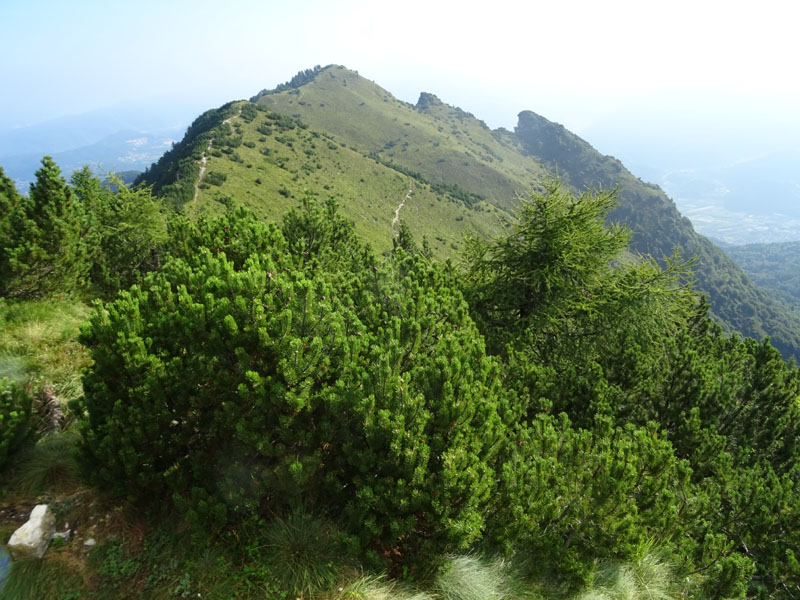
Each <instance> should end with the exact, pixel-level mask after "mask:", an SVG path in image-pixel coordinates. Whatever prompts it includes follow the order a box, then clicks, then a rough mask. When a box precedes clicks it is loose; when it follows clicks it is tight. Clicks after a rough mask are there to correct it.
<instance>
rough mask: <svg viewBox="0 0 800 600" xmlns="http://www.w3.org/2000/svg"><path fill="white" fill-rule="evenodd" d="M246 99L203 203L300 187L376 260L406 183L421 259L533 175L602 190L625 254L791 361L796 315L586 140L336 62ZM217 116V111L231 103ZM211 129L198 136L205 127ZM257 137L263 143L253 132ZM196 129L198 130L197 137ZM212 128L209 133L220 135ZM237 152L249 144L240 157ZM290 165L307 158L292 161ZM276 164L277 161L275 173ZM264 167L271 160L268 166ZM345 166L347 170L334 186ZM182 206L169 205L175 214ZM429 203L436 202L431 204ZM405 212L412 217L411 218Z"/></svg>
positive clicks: (271, 207)
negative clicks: (613, 201) (679, 264)
mask: <svg viewBox="0 0 800 600" xmlns="http://www.w3.org/2000/svg"><path fill="white" fill-rule="evenodd" d="M293 82H294V83H293ZM253 100H255V102H254V103H250V102H245V103H244V104H242V106H248V105H249V106H253V107H254V108H253V109H252V110H253V114H252V118H251V119H250V120H249V121H248V122H247V123H244V122H243V120H239V121H238V122H237V121H234V122H233V125H234V126H233V127H232V128H231V129H230V131H228V132H227V133H226V134H225V135H231V136H233V138H234V141H235V140H237V139H238V140H239V145H238V146H236V147H235V148H228V149H227V150H230V153H228V158H230V156H231V155H232V154H236V156H238V157H239V158H240V159H241V162H238V161H236V160H232V161H231V160H226V159H225V158H224V157H223V156H222V155H220V156H216V157H213V158H211V160H210V162H209V172H211V171H214V170H215V167H214V165H215V164H216V165H218V166H219V167H220V169H222V171H224V173H223V174H224V175H225V181H224V182H223V183H221V185H219V186H217V187H219V188H220V189H219V190H216V189H215V190H213V192H214V193H216V194H217V195H221V194H222V193H223V192H225V190H229V191H230V192H231V193H232V194H233V195H232V197H233V198H235V199H236V201H241V202H244V203H245V204H248V205H249V206H251V207H252V208H255V209H257V210H258V211H259V212H260V213H261V214H263V215H265V216H272V217H274V218H277V217H279V216H280V215H279V211H285V210H288V208H290V207H291V206H292V203H291V202H289V200H294V205H296V203H297V199H298V197H299V195H300V194H302V193H303V190H304V188H308V189H310V190H311V193H312V194H317V195H325V194H326V193H327V192H329V191H333V192H334V194H333V195H338V197H339V199H340V202H341V204H342V208H343V212H344V213H345V214H346V215H347V216H348V217H349V218H352V219H353V220H354V222H356V228H357V230H359V233H360V234H362V235H363V236H365V237H366V238H367V239H368V240H369V241H370V242H371V243H373V244H375V245H376V248H377V249H378V250H383V249H386V248H387V247H389V246H390V240H391V237H392V235H393V231H392V228H391V222H392V217H393V216H394V208H395V207H396V206H397V205H398V204H399V203H400V201H401V199H402V198H403V197H405V196H406V193H407V191H408V189H409V188H408V186H409V185H414V186H418V187H417V189H416V191H415V195H416V197H417V199H418V200H420V201H419V202H417V203H415V202H410V203H409V206H407V207H404V209H403V210H404V211H405V213H404V214H401V215H400V217H401V218H403V219H408V220H409V222H408V225H409V227H410V229H411V230H412V231H414V233H415V234H422V236H424V237H425V238H426V239H427V240H428V241H430V240H433V239H435V240H436V241H437V244H436V247H435V248H434V249H433V250H434V254H436V255H438V256H442V257H447V256H452V255H453V251H456V250H457V249H458V248H459V247H460V244H459V240H458V239H457V238H458V236H459V235H463V234H464V233H465V232H466V231H468V230H469V229H472V230H475V231H477V232H478V233H479V235H492V233H493V232H497V231H499V230H500V229H501V228H502V227H504V225H503V223H507V222H508V220H509V219H511V218H513V216H512V215H513V212H514V210H515V208H516V206H517V203H518V200H517V199H518V197H519V196H521V195H524V194H527V193H528V192H529V191H530V190H532V189H536V187H537V184H538V182H539V181H541V180H542V179H543V178H546V177H549V176H553V175H557V176H558V177H559V178H561V179H562V180H563V181H564V182H565V183H566V184H568V185H569V186H570V187H571V188H573V189H574V190H575V191H576V192H581V191H584V190H585V189H587V188H599V187H602V188H614V187H616V188H617V190H618V196H619V205H618V207H617V208H616V209H615V210H614V211H613V212H612V214H611V219H612V220H614V221H619V222H621V223H624V224H625V225H627V226H628V227H629V228H630V229H631V231H632V240H631V246H630V247H631V249H632V250H633V251H635V252H638V253H640V254H643V255H650V256H653V257H655V258H656V259H658V260H662V261H663V260H665V259H666V257H668V256H670V255H672V254H673V251H674V250H675V249H676V248H677V249H678V250H679V252H680V254H681V255H682V256H683V257H684V258H690V257H692V256H696V257H697V259H698V267H697V272H696V278H697V288H698V289H699V290H700V291H703V292H705V293H706V294H708V296H709V300H710V303H711V306H712V311H713V313H714V315H715V316H716V318H717V319H718V320H719V321H720V322H721V323H722V324H723V326H724V327H726V329H727V330H729V331H738V332H741V333H742V334H743V335H745V336H748V337H755V338H757V339H760V338H762V337H764V336H766V335H770V336H771V338H772V343H773V344H774V345H775V346H776V347H778V348H779V349H780V350H781V352H782V353H783V354H784V356H785V357H791V356H795V357H797V356H800V316H798V314H797V313H794V312H792V311H791V309H790V308H789V307H788V306H786V304H785V303H782V302H780V301H778V300H775V299H773V298H771V297H770V296H769V295H768V294H766V293H765V292H764V291H763V290H761V289H760V288H758V287H757V286H756V285H755V284H753V283H752V281H750V280H749V278H748V277H747V276H746V275H745V273H744V272H743V271H742V270H741V269H739V268H738V267H737V266H736V265H735V264H734V263H733V261H731V260H730V259H729V258H728V257H727V256H726V255H725V254H724V253H723V252H722V251H721V250H719V249H718V248H716V247H715V246H714V245H713V244H711V242H710V241H708V240H707V239H706V238H704V237H703V236H700V235H699V234H698V233H697V232H695V231H694V229H693V227H692V225H691V223H690V222H689V221H688V219H686V218H685V217H683V216H682V215H681V214H680V213H679V211H678V210H677V207H676V206H675V204H674V202H672V200H670V199H669V198H668V197H667V195H666V194H665V193H664V192H663V190H661V189H660V188H659V187H658V186H657V185H653V184H649V183H645V182H643V181H642V180H641V179H639V178H637V177H636V176H634V175H633V174H632V173H631V172H630V171H628V170H627V169H626V168H625V167H624V165H623V164H622V163H621V162H620V161H619V160H617V159H615V158H614V157H611V156H604V155H602V154H600V153H599V152H597V151H596V150H595V149H594V148H593V147H592V146H591V145H590V144H589V143H588V142H587V141H586V140H583V139H582V138H580V137H579V136H577V135H575V134H572V133H571V132H569V131H568V130H567V129H566V128H564V127H563V126H562V125H559V124H557V123H554V122H551V121H549V120H547V119H546V118H545V117H543V116H541V115H537V114H536V113H534V112H532V111H522V112H521V113H520V115H519V121H518V124H517V127H516V128H515V130H514V131H513V132H511V131H508V130H506V129H502V128H500V129H496V130H492V129H490V128H489V127H488V126H486V124H485V123H484V122H483V121H480V120H479V119H478V118H476V117H475V116H474V115H472V114H470V113H468V112H466V111H463V110H462V109H460V108H458V107H453V106H450V105H448V104H446V103H444V102H443V101H441V100H440V99H439V98H438V97H437V96H436V95H435V94H433V93H430V92H422V93H421V94H420V97H419V100H418V102H417V103H416V105H412V104H409V103H407V102H403V101H401V100H398V99H397V98H395V97H394V96H393V95H392V94H391V93H389V92H388V91H386V90H385V89H383V88H381V87H380V86H379V85H377V84H375V83H374V82H372V81H369V80H368V79H366V78H364V77H362V76H360V75H359V74H358V73H357V72H355V71H351V70H349V69H346V68H345V67H343V66H341V65H329V66H327V67H324V68H321V67H319V68H318V67H315V68H314V69H311V70H306V71H303V72H301V73H299V74H298V75H297V76H295V78H293V80H291V81H290V82H287V84H282V85H281V86H277V87H276V88H275V89H273V90H269V91H267V90H262V92H260V93H259V94H257V95H256V96H254V97H253ZM225 106H226V107H228V108H227V109H225V110H228V111H229V112H230V110H231V109H230V106H231V105H230V104H229V105H225ZM220 110H221V109H220ZM248 110H250V109H248ZM259 112H261V113H264V114H266V115H267V121H265V122H264V123H261V124H260V125H259V124H258V123H256V121H258V120H260V118H259V114H258V113H259ZM225 114H226V115H227V114H228V113H225ZM274 115H280V117H275V116H274ZM280 118H283V119H292V120H293V121H294V122H296V123H297V124H298V125H296V126H294V128H293V129H292V130H293V131H294V132H302V133H293V134H291V135H289V136H288V137H289V138H291V139H288V140H287V136H286V135H284V133H286V131H283V132H282V133H281V135H278V134H277V133H276V132H274V131H272V130H273V129H274V127H272V126H270V125H269V123H275V122H279V121H280ZM221 120H222V119H220V118H218V119H216V124H214V125H212V124H211V121H209V122H208V125H209V126H210V127H211V128H214V127H216V128H219V127H220V122H221ZM259 127H261V133H258V128H259ZM190 129H191V128H190ZM268 130H269V132H270V134H271V135H264V133H265V132H267V131H268ZM208 131H211V129H208V130H207V132H206V133H203V134H201V135H206V134H207V133H208ZM215 131H217V134H216V135H217V136H220V135H221V130H218V129H217V130H215ZM188 135H189V134H187V137H188ZM210 136H211V134H208V137H210ZM314 136H317V137H316V138H314ZM208 137H206V138H205V139H206V141H204V142H200V143H199V144H198V145H197V147H195V148H194V150H193V152H189V153H185V154H186V155H185V156H184V157H183V160H184V161H186V160H191V161H193V164H198V161H199V160H200V159H201V157H202V154H203V150H204V149H203V147H202V144H203V143H206V142H207V139H208ZM320 138H326V139H327V141H326V142H325V143H326V144H329V145H333V146H338V148H339V149H341V150H339V149H337V150H336V151H337V152H339V153H340V154H339V158H333V157H331V156H328V155H327V154H326V153H327V152H328V151H327V150H326V149H325V148H326V146H320V144H317V143H316V141H315V140H316V139H320ZM220 139H222V138H220ZM287 141H288V144H287V143H286V142H287ZM245 142H246V143H247V144H248V145H249V146H251V147H248V146H244V147H242V146H241V144H244V143H245ZM275 142H277V144H276V143H275ZM312 146H313V147H312ZM178 150H179V151H180V148H178ZM219 152H222V150H218V153H219ZM331 152H333V151H332V150H331ZM258 153H261V156H258ZM303 154H305V156H306V157H307V158H308V159H309V160H304V159H303V157H302V156H303ZM323 155H324V156H323ZM343 155H347V156H346V158H345V157H344V156H343ZM276 156H278V157H281V158H280V160H279V161H277V162H276ZM264 159H266V162H265V160H264ZM364 159H367V160H368V161H372V162H371V163H367V162H364ZM267 163H271V164H269V168H267ZM160 164H161V161H159V163H158V164H156V165H154V167H152V168H151V170H150V172H149V173H148V174H145V176H143V177H142V181H144V182H147V183H151V184H156V191H157V192H158V191H159V190H160V189H161V188H162V187H163V186H162V185H158V184H157V182H158V178H157V177H154V173H153V172H154V171H156V172H159V171H160V172H163V171H164V168H165V167H167V165H161V166H160V167H159V165H160ZM187 164H188V163H187ZM276 164H277V168H274V167H276ZM367 164H372V165H373V166H371V167H367ZM237 165H238V166H237ZM248 165H249V166H248ZM189 167H191V165H189ZM191 168H194V167H191ZM247 169H256V171H258V170H259V169H260V170H261V172H262V173H264V175H265V177H274V183H276V184H275V185H269V184H267V182H266V181H265V178H262V177H258V179H259V180H260V181H261V183H259V184H257V186H258V189H255V186H245V185H243V184H242V182H243V181H244V180H245V179H250V180H251V181H253V180H254V178H252V177H250V175H249V174H248V173H247ZM348 169H351V170H352V169H355V170H356V172H355V173H351V174H350V175H347V174H345V172H346V171H347V170H348ZM376 169H377V171H376ZM381 169H388V171H385V170H381ZM222 171H219V172H221V173H222ZM379 172H380V173H379ZM198 173H199V167H198V168H196V169H195V171H194V172H193V174H189V173H188V171H187V176H188V177H191V176H193V177H195V178H197V177H198ZM359 173H361V174H362V175H359ZM368 174H370V175H372V176H373V177H375V178H377V179H376V181H378V180H380V181H389V180H390V179H391V178H392V177H397V176H399V177H400V180H395V183H393V184H391V185H389V184H388V183H387V184H380V185H379V186H378V187H380V186H383V187H384V188H388V187H392V191H391V193H389V192H388V189H387V190H383V191H382V192H380V193H378V192H376V190H374V189H369V190H366V189H365V191H364V193H362V192H360V191H359V190H360V189H362V188H363V187H364V186H363V184H364V183H365V178H364V176H363V175H368ZM172 177H173V179H174V178H175V177H174V175H173V176H172ZM348 177H349V179H348ZM167 179H169V178H167ZM358 179H360V181H357V180H358ZM323 180H325V181H323ZM345 180H346V181H345ZM176 181H177V180H176ZM176 181H173V182H172V183H173V184H174V183H176ZM334 181H337V182H338V183H334ZM278 184H280V185H278ZM376 185H378V184H376ZM326 186H327V188H326ZM212 187H213V186H212ZM395 187H396V188H397V189H394V188H395ZM209 189H210V188H209ZM276 192H277V194H276ZM370 194H372V196H371V198H374V202H373V201H372V200H371V199H370V197H368V196H370ZM211 195H213V194H211ZM278 195H282V196H283V199H280V198H277V196H278ZM205 196H209V194H208V193H206V194H205ZM292 196H294V198H292ZM276 198H277V200H276ZM185 200H186V199H184V202H183V203H181V202H177V203H176V204H177V205H179V206H185ZM442 200H447V202H445V203H444V204H442ZM209 202H210V204H209ZM459 203H460V206H459ZM415 204H416V207H415ZM445 205H446V206H447V207H448V212H447V216H446V218H441V219H437V220H436V221H435V222H434V220H433V219H434V217H435V216H442V215H441V214H439V213H441V211H440V210H439V207H440V206H445ZM204 206H205V207H206V208H203V207H204ZM415 208H416V210H418V211H419V212H418V213H417V214H416V215H415V214H414V213H413V210H414V209H415ZM220 209H221V207H220V206H219V204H218V203H217V204H216V206H214V202H213V201H210V200H209V199H208V198H206V197H204V193H203V192H201V194H200V202H199V203H194V204H193V205H192V206H189V207H188V212H192V213H194V212H203V211H204V210H211V212H215V211H216V212H218V211H219V210H220ZM451 220H455V223H453V222H451ZM467 225H468V226H469V227H467Z"/></svg>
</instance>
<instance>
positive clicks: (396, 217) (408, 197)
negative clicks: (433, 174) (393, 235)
mask: <svg viewBox="0 0 800 600" xmlns="http://www.w3.org/2000/svg"><path fill="white" fill-rule="evenodd" d="M412 193H413V189H411V188H409V190H408V193H407V194H406V197H405V198H403V201H402V202H401V203H400V204H398V205H397V208H395V209H394V219H392V232H394V230H395V227H397V223H398V222H399V221H400V209H401V208H403V206H405V203H406V201H407V200H411V194H412Z"/></svg>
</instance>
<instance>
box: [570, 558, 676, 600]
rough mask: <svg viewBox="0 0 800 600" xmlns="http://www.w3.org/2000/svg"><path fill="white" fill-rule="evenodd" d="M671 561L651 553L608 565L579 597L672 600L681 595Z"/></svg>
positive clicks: (615, 599)
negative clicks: (670, 564)
mask: <svg viewBox="0 0 800 600" xmlns="http://www.w3.org/2000/svg"><path fill="white" fill-rule="evenodd" d="M679 595H680V594H678V593H677V591H676V589H675V581H674V576H673V572H672V569H671V568H670V566H669V564H667V563H666V562H664V561H661V560H660V559H659V558H658V557H657V556H656V555H654V554H648V555H646V556H645V557H644V558H642V559H641V560H639V561H637V562H635V563H631V564H620V565H608V566H606V567H604V568H602V569H600V570H598V571H597V572H596V573H595V577H594V585H593V586H592V587H591V588H590V589H588V590H585V591H584V592H583V593H581V594H580V595H579V596H578V598H577V600H670V599H671V598H676V597H679Z"/></svg>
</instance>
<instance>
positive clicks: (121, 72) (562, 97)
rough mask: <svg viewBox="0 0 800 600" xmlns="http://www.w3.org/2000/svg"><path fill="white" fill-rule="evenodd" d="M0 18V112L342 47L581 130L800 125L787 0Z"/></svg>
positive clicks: (268, 69) (113, 95)
mask: <svg viewBox="0 0 800 600" xmlns="http://www.w3.org/2000/svg"><path fill="white" fill-rule="evenodd" d="M0 24H2V36H0V56H2V57H3V58H2V61H1V62H0V81H2V84H0V85H2V90H3V91H2V94H0V127H8V126H12V125H22V124H30V123H33V122H37V121H42V120H45V119H48V118H53V117H57V116H60V115H62V114H68V113H81V112H87V111H89V110H92V109H96V108H100V107H104V106H108V105H113V104H118V103H128V104H130V103H134V104H135V103H140V102H141V103H144V102H152V101H153V100H158V101H169V102H171V103H178V104H185V105H186V106H187V110H191V112H190V114H191V115H196V114H197V112H199V110H201V109H205V108H211V107H216V106H219V105H220V104H222V103H224V102H226V101H228V100H232V99H239V98H246V97H249V96H251V95H253V94H255V93H256V92H258V91H259V90H260V89H262V88H265V87H273V86H275V85H276V84H277V83H279V82H282V81H285V80H287V79H289V78H291V76H292V75H294V73H296V72H297V71H298V70H301V69H304V68H309V67H312V66H313V65H315V64H322V65H326V64H329V63H338V64H344V65H346V66H347V67H349V68H351V69H356V70H358V71H359V72H360V73H361V74H362V75H364V76H366V77H368V78H370V79H373V80H375V81H376V82H377V83H379V84H380V85H382V86H383V87H385V88H386V89H388V90H389V91H390V92H392V93H393V94H394V95H395V96H397V97H399V98H401V99H402V100H406V101H409V102H415V101H416V99H417V96H418V94H419V92H420V91H430V92H433V93H436V94H437V95H438V96H439V97H440V98H442V100H444V101H445V102H448V103H449V104H454V105H457V106H460V107H462V108H464V109H465V110H468V111H470V112H473V113H474V114H475V115H476V116H478V117H479V118H482V119H484V120H485V121H486V122H487V123H488V124H489V125H490V126H493V127H497V126H505V127H509V128H513V126H514V125H515V123H516V115H517V113H518V112H519V111H520V110H523V109H531V110H534V111H536V112H538V113H540V114H543V115H544V116H546V117H548V118H550V119H552V120H555V121H558V122H561V123H563V124H564V125H566V126H567V127H569V128H571V129H574V130H577V131H578V132H581V131H582V130H585V129H591V128H592V127H597V126H598V124H602V123H603V122H604V120H608V119H610V118H612V117H613V118H614V119H620V118H622V119H625V118H627V117H630V119H631V120H632V121H636V120H637V119H639V120H642V119H643V122H645V123H647V122H651V121H652V120H653V119H657V120H659V121H660V122H661V123H662V124H666V127H667V129H669V128H671V127H673V124H674V123H687V122H695V123H697V124H698V126H700V125H709V124H717V126H718V127H719V128H721V129H725V128H728V127H729V126H733V125H736V124H738V126H741V127H744V128H750V129H753V130H758V131H762V132H775V134H776V135H779V134H781V132H785V131H787V130H794V131H798V132H800V111H798V110H797V108H796V107H798V106H800V78H799V77H798V75H797V74H798V65H797V61H798V59H799V58H800V41H798V40H800V35H798V34H797V30H796V28H797V14H796V13H795V9H793V8H792V3H790V2H786V1H785V0H781V1H773V0H761V1H760V2H758V3H755V2H750V3H739V2H730V1H726V2H717V1H704V0H669V1H659V2H656V1H648V0H631V1H619V0H605V1H603V2H599V1H598V0H588V1H570V0H559V1H553V0H549V1H547V2H535V1H534V2H531V1H527V2H521V1H520V2H507V1H503V0H494V1H491V2H481V3H473V2H469V1H463V0H462V1H460V2H437V1H435V0H426V1H424V2H422V1H417V0H412V1H405V2H380V1H375V0H371V1H366V0H365V1H361V0H351V1H346V2H334V1H314V0H294V1H292V2H281V3H277V2H266V1H264V0H260V1H255V0H254V1H250V0H227V1H225V2H220V1H214V2H211V1H206V0H193V1H188V0H137V1H136V2H133V1H130V2H116V1H115V0H103V1H95V0H70V1H68V2H67V1H63V0H51V1H45V0H0ZM665 98H668V101H665V100H664V99H665ZM768 135H772V134H771V133H770V134H768Z"/></svg>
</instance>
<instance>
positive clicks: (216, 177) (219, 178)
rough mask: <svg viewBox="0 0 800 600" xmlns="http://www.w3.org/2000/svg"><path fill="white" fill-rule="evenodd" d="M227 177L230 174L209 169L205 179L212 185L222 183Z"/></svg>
mask: <svg viewBox="0 0 800 600" xmlns="http://www.w3.org/2000/svg"><path fill="white" fill-rule="evenodd" d="M226 179H228V176H227V175H226V174H225V173H220V172H219V171H209V172H208V173H207V174H206V176H205V177H204V180H205V181H206V182H207V183H210V184H211V185H222V184H223V183H225V180H226Z"/></svg>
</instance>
